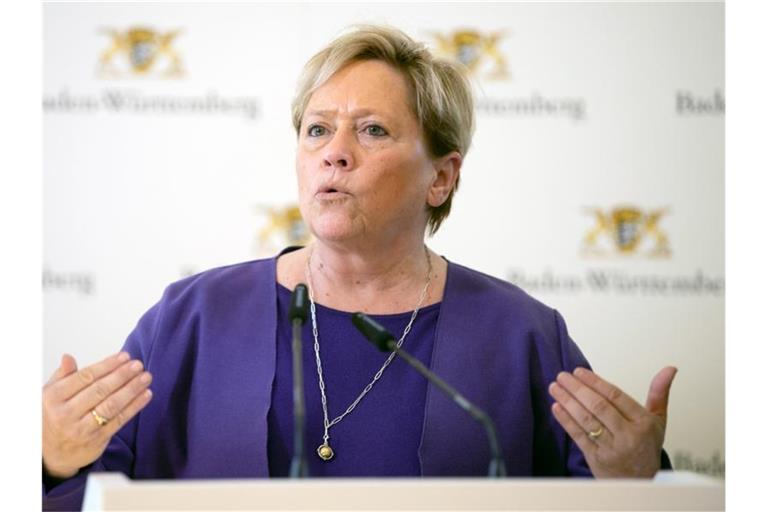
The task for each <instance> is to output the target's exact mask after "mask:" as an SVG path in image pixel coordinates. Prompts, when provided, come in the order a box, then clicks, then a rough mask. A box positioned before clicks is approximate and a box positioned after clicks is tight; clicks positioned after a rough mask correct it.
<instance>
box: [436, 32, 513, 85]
mask: <svg viewBox="0 0 768 512" xmlns="http://www.w3.org/2000/svg"><path fill="white" fill-rule="evenodd" d="M431 35H432V37H434V39H435V41H436V42H437V48H436V50H437V53H439V54H441V55H443V56H445V57H448V58H452V59H455V60H457V61H459V62H461V63H462V64H464V66H466V68H467V69H468V70H469V72H470V73H471V74H472V75H474V76H477V77H480V78H487V79H490V80H503V79H505V78H508V77H509V72H508V71H507V62H506V60H505V59H504V56H503V55H502V53H501V51H500V50H499V46H498V45H499V40H500V39H501V38H502V36H504V32H503V31H500V32H492V33H490V34H482V33H480V32H478V31H476V30H471V29H461V30H456V31H454V32H452V33H449V34H447V35H446V34H440V33H436V32H433V33H432V34H431Z"/></svg>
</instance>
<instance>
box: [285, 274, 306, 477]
mask: <svg viewBox="0 0 768 512" xmlns="http://www.w3.org/2000/svg"><path fill="white" fill-rule="evenodd" d="M308 296H309V293H308V292H307V285H305V284H303V283H302V284H298V285H296V288H295V289H294V290H293V294H292V295H291V308H290V310H289V311H288V318H289V319H290V320H291V325H292V327H293V343H292V345H291V350H292V352H293V459H292V460H291V472H290V477H291V478H304V477H307V476H309V468H308V467H307V458H306V456H305V455H304V424H305V413H304V370H303V368H302V364H301V361H302V359H301V328H302V326H303V325H304V322H306V321H307V309H308V308H307V298H308Z"/></svg>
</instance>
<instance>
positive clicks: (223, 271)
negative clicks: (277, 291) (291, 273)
mask: <svg viewBox="0 0 768 512" xmlns="http://www.w3.org/2000/svg"><path fill="white" fill-rule="evenodd" d="M274 276H275V257H272V258H264V259H258V260H252V261H245V262H241V263H235V264H231V265H226V266H221V267H216V268H212V269H209V270H206V271H203V272H200V273H197V274H194V275H191V276H188V277H185V278H183V279H180V280H178V281H175V282H173V283H171V284H170V285H168V286H167V287H166V289H165V292H164V294H163V298H162V301H163V302H166V303H169V302H170V303H175V302H178V301H183V302H187V301H189V300H210V299H222V298H226V297H234V296H237V295H239V294H242V293H248V292H252V291H254V290H255V289H258V288H259V287H260V286H267V285H274V282H275V279H274Z"/></svg>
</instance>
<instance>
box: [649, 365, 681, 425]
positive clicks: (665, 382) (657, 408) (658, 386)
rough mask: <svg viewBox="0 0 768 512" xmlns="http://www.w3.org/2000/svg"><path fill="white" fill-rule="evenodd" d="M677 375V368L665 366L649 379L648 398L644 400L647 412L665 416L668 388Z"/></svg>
mask: <svg viewBox="0 0 768 512" xmlns="http://www.w3.org/2000/svg"><path fill="white" fill-rule="evenodd" d="M675 375H677V368H675V367H674V366H667V367H665V368H662V369H661V371H660V372H659V373H657V374H656V376H655V377H654V378H653V380H652V381H651V387H650V389H649V390H648V398H647V399H646V402H645V408H646V409H648V412H650V413H652V414H655V415H657V416H661V417H663V418H666V417H667V405H668V404H669V390H670V388H671V387H672V381H673V380H674V379H675Z"/></svg>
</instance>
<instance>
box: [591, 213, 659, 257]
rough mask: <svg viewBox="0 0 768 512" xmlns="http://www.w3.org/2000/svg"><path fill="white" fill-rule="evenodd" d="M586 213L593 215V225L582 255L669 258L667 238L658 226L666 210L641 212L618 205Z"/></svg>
mask: <svg viewBox="0 0 768 512" xmlns="http://www.w3.org/2000/svg"><path fill="white" fill-rule="evenodd" d="M586 210H587V213H590V214H591V215H592V216H593V218H594V220H595V224H594V226H593V227H592V228H591V229H589V231H587V234H586V235H585V236H584V244H583V252H584V254H585V255H595V256H607V255H611V254H619V255H644V256H648V257H662V258H664V257H669V256H670V255H671V252H670V249H669V239H668V237H667V235H666V233H664V231H662V229H661V228H660V227H659V222H660V220H661V218H662V216H664V215H665V214H666V213H667V212H668V210H667V209H664V208H663V209H658V210H651V211H648V212H643V211H642V210H640V209H638V208H634V207H631V206H620V207H617V208H614V209H612V210H610V211H603V210H601V209H599V208H587V209H586Z"/></svg>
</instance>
